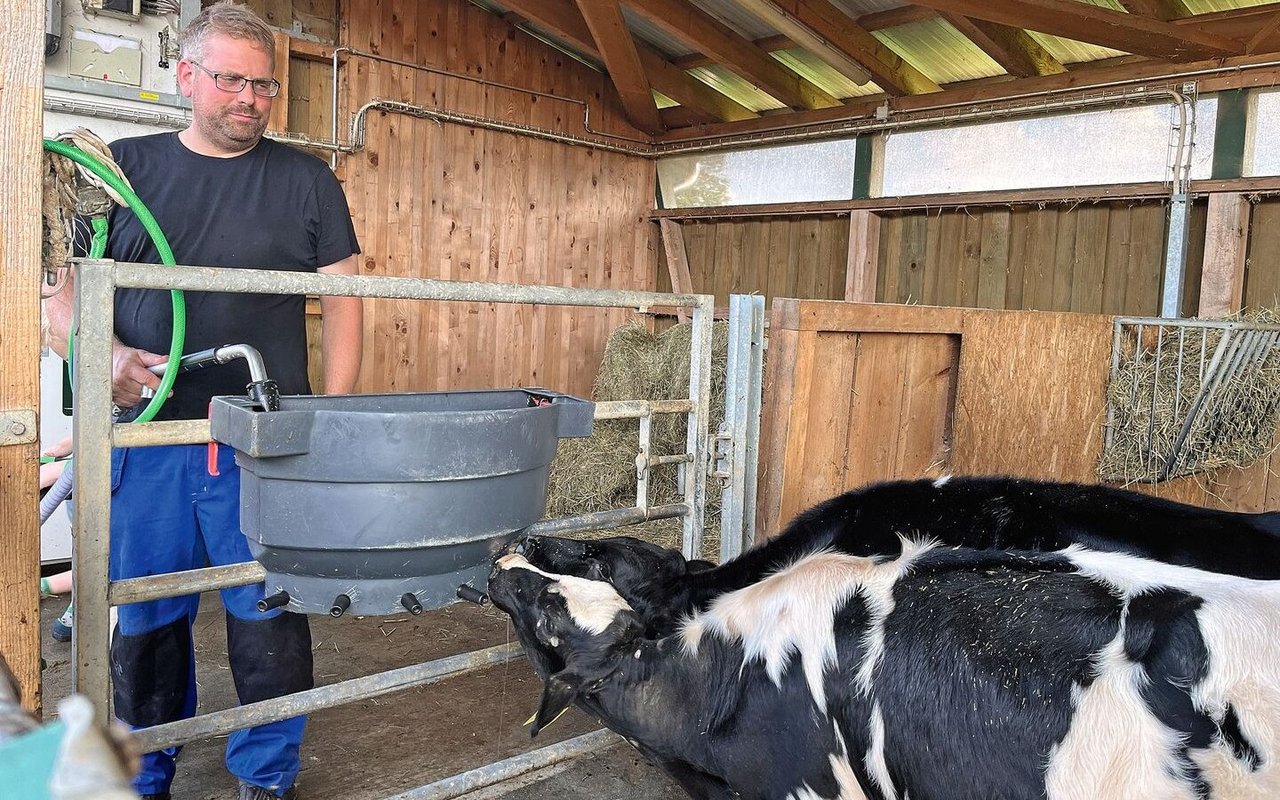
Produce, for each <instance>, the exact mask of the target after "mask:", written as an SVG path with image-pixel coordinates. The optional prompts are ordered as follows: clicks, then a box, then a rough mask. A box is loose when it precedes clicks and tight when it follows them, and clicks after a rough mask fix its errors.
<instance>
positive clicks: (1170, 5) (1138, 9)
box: [1120, 0, 1192, 22]
mask: <svg viewBox="0 0 1280 800" xmlns="http://www.w3.org/2000/svg"><path fill="white" fill-rule="evenodd" d="M1120 5H1122V6H1124V10H1125V11H1128V12H1129V13H1130V14H1137V15H1138V16H1140V17H1150V18H1151V19H1158V20H1162V21H1164V22H1168V21H1169V20H1174V19H1177V18H1179V17H1190V16H1192V12H1191V10H1190V9H1189V8H1187V4H1186V3H1184V2H1183V0H1120Z"/></svg>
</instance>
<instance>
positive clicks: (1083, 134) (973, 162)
mask: <svg viewBox="0 0 1280 800" xmlns="http://www.w3.org/2000/svg"><path fill="white" fill-rule="evenodd" d="M1217 106H1218V103H1217V100H1216V99H1215V98H1207V99H1203V100H1200V101H1199V102H1198V103H1197V104H1196V115H1195V116H1196V119H1195V135H1194V146H1193V147H1192V151H1191V153H1192V162H1191V163H1192V170H1191V176H1192V178H1207V177H1209V175H1210V174H1211V170H1212V163H1213V140H1214V116H1215V114H1216V112H1217ZM1176 119H1177V112H1176V110H1175V109H1174V108H1173V107H1172V105H1171V104H1163V103H1162V104H1153V105H1146V106H1128V107H1122V108H1115V109H1109V110H1106V111H1090V112H1081V113H1074V114H1062V115H1056V116H1052V117H1038V118H1027V119H1010V120H1001V121H998V122H984V123H978V124H972V125H964V126H960V127H952V128H946V129H941V128H934V129H929V130H921V131H910V132H900V133H892V134H890V135H889V138H888V141H887V142H886V144H885V156H884V160H885V164H884V189H883V192H882V194H883V195H884V196H890V197H892V196H897V195H913V194H941V193H949V192H975V191H998V190H1005V189H1034V188H1042V187H1048V186H1082V185H1086V186H1087V185H1097V184H1108V183H1137V182H1145V181H1166V180H1169V178H1170V169H1169V166H1170V164H1172V163H1173V158H1174V154H1173V151H1174V149H1175V145H1176V136H1175V135H1174V132H1173V125H1174V122H1175V120H1176ZM1188 127H1189V126H1188Z"/></svg>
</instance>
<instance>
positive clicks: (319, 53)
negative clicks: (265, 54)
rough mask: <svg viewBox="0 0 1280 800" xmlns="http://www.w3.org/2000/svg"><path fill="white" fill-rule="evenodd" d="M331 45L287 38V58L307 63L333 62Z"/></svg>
mask: <svg viewBox="0 0 1280 800" xmlns="http://www.w3.org/2000/svg"><path fill="white" fill-rule="evenodd" d="M333 49H334V48H333V45H331V44H322V43H321V42H313V41H311V40H310V39H299V38H297V37H293V36H291V37H289V56H290V57H291V58H305V59H307V60H309V61H329V62H332V61H333Z"/></svg>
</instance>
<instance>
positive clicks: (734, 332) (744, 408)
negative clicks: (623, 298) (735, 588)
mask: <svg viewBox="0 0 1280 800" xmlns="http://www.w3.org/2000/svg"><path fill="white" fill-rule="evenodd" d="M763 383H764V298H763V297H761V296H760V295H743V294H735V295H730V296H729V363H728V368H727V370H726V375H725V408H724V421H725V426H726V428H727V432H728V435H729V442H730V446H729V457H728V461H729V463H728V464H727V465H726V466H727V470H726V473H727V476H728V480H727V481H726V483H725V485H724V487H723V490H722V491H721V501H720V562H721V563H724V562H725V561H728V560H729V559H731V558H735V557H736V556H737V555H738V554H739V553H741V552H742V551H743V549H745V548H746V547H749V546H750V544H751V539H752V537H753V532H754V531H755V526H756V469H757V466H758V462H759V457H760V450H759V441H760V394H761V388H762V385H763Z"/></svg>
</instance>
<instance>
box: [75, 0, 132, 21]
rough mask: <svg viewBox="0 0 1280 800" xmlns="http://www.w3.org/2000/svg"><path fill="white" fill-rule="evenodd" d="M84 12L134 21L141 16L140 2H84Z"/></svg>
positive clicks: (104, 0)
mask: <svg viewBox="0 0 1280 800" xmlns="http://www.w3.org/2000/svg"><path fill="white" fill-rule="evenodd" d="M84 10H85V11H87V12H88V13H90V14H102V15H103V16H106V17H115V18H117V19H127V20H135V19H137V18H138V17H140V16H142V0H84Z"/></svg>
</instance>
